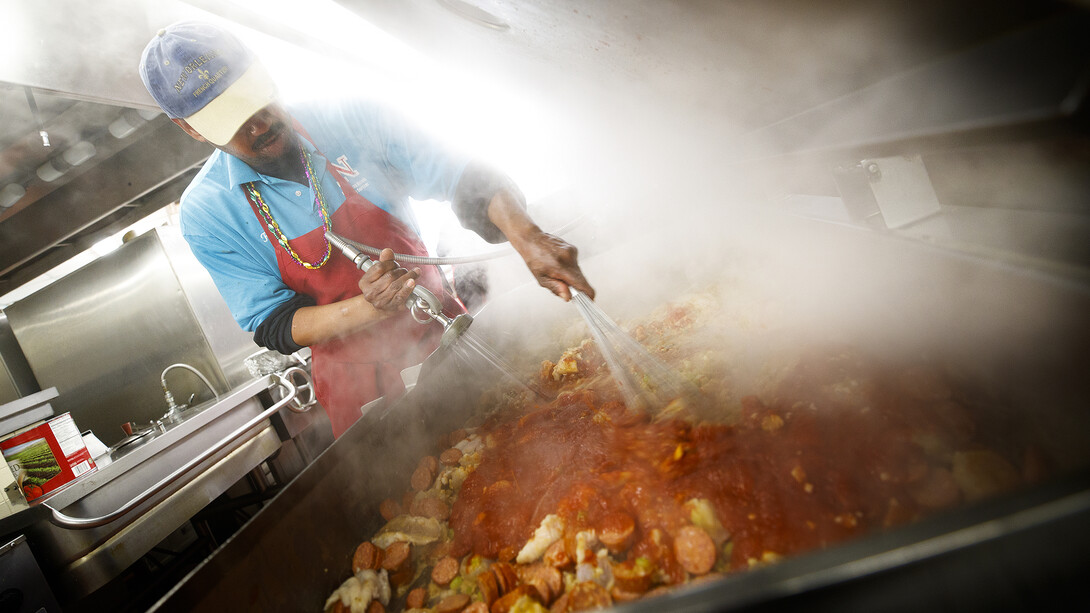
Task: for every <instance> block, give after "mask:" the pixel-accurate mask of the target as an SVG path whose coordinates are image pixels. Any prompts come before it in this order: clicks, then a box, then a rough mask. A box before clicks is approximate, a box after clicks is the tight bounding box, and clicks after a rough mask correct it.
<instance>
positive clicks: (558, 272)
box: [511, 231, 594, 300]
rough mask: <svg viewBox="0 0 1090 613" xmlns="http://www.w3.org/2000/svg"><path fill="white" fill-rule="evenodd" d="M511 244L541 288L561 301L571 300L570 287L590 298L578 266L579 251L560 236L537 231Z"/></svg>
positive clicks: (589, 291) (590, 290) (590, 289)
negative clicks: (558, 297) (561, 299)
mask: <svg viewBox="0 0 1090 613" xmlns="http://www.w3.org/2000/svg"><path fill="white" fill-rule="evenodd" d="M516 241H518V242H517V243H516ZM511 244H512V246H514V247H515V250H516V251H518V252H519V255H521V256H522V259H523V260H525V261H526V266H527V267H528V268H529V269H530V272H531V273H533V275H534V278H535V279H537V282H538V283H539V284H540V285H541V287H544V288H545V289H547V290H549V291H551V292H552V293H554V294H556V295H557V296H560V297H561V298H563V299H564V300H571V297H572V296H571V288H572V287H574V288H575V289H577V290H579V291H581V292H583V293H584V294H586V295H587V296H590V297H591V298H594V288H593V287H591V286H590V283H587V280H586V278H585V277H583V271H582V270H580V268H579V257H578V256H579V250H578V249H576V248H575V247H574V246H573V245H570V244H568V243H567V241H565V240H564V239H562V238H560V237H557V236H553V235H552V234H548V233H546V232H540V231H538V232H536V233H531V234H530V235H529V236H522V237H519V238H516V239H515V240H512V241H511Z"/></svg>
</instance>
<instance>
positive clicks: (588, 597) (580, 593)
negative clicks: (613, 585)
mask: <svg viewBox="0 0 1090 613" xmlns="http://www.w3.org/2000/svg"><path fill="white" fill-rule="evenodd" d="M566 596H567V597H568V602H567V607H566V608H565V610H566V611H588V610H592V609H604V608H606V607H608V606H610V605H611V604H613V598H612V597H610V595H609V592H607V591H606V588H604V587H602V586H600V585H598V584H597V583H595V582H593V581H583V582H581V583H576V584H575V585H574V586H572V588H571V589H570V590H568V593H567V594H566Z"/></svg>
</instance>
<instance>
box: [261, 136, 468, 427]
mask: <svg viewBox="0 0 1090 613" xmlns="http://www.w3.org/2000/svg"><path fill="white" fill-rule="evenodd" d="M296 129H297V130H299V131H301V129H300V128H299V127H298V126H296ZM326 167H327V168H328V170H329V172H330V173H332V174H333V176H334V177H335V178H336V179H337V183H338V184H339V185H340V187H341V191H343V192H344V195H345V201H344V204H342V205H341V206H340V208H338V209H337V210H336V211H335V212H334V213H333V214H332V215H331V221H332V223H333V231H334V232H336V233H337V234H339V235H341V236H343V237H345V238H348V239H351V240H354V241H356V242H359V243H363V244H365V245H370V246H373V247H377V248H384V247H389V248H390V249H393V250H394V252H395V253H406V254H411V255H427V254H428V253H427V249H426V248H425V247H424V244H423V243H422V242H420V239H419V238H418V237H417V236H416V234H415V233H414V232H413V231H412V230H411V229H410V228H409V227H408V226H406V225H405V224H404V223H403V222H402V221H401V220H399V219H397V218H396V217H394V216H393V215H390V214H389V213H387V212H386V211H384V210H382V209H380V208H379V207H377V206H375V205H374V204H371V202H370V201H368V200H367V199H366V198H364V197H363V196H361V195H360V194H359V193H357V192H356V190H355V189H353V188H352V186H351V185H350V184H349V183H348V181H346V180H345V179H344V178H343V177H342V176H341V175H340V173H338V172H337V171H336V170H335V169H333V168H332V167H331V166H330V165H329V163H328V162H327V163H326ZM247 200H249V198H247ZM250 207H251V208H253V209H254V215H257V217H258V219H259V220H260V219H261V215H260V214H258V211H257V208H256V206H255V204H254V202H252V201H251V202H250ZM262 226H265V224H264V222H263V221H262ZM265 234H266V235H267V236H268V238H269V242H271V243H272V244H273V245H274V248H275V250H276V266H277V268H278V269H279V270H280V277H281V278H282V279H283V281H284V283H285V284H286V285H287V286H288V287H290V288H291V289H292V290H294V291H295V292H296V293H300V294H306V295H307V296H310V297H312V298H314V300H315V301H316V302H317V303H318V305H324V304H329V303H332V302H338V301H340V300H344V299H347V298H351V297H352V296H358V295H359V294H360V293H361V292H360V288H359V285H358V282H359V279H360V277H361V276H362V275H363V273H362V271H360V270H359V269H357V268H356V267H355V265H354V264H352V262H351V261H350V260H349V259H348V258H346V257H344V256H343V255H342V254H340V253H339V252H338V251H337V249H336V248H335V247H334V248H333V254H332V255H331V256H330V258H329V261H327V262H326V263H325V264H324V265H323V266H322V267H321V268H318V269H316V270H310V269H307V268H304V267H303V266H301V265H300V264H299V263H297V262H295V261H294V260H292V258H291V255H289V254H288V252H287V250H286V249H284V247H283V246H282V245H280V244H279V243H278V242H277V240H276V237H274V236H273V235H272V233H271V231H270V230H269V228H268V227H265ZM289 244H290V245H291V248H292V249H294V250H295V252H296V253H297V254H299V257H301V258H302V259H303V260H304V261H307V262H316V261H319V260H320V259H321V258H322V256H323V255H324V254H325V248H326V240H325V228H324V227H322V226H319V227H318V228H315V229H314V230H312V231H310V232H308V233H306V234H304V235H302V236H300V237H299V238H296V239H293V240H291V241H289ZM421 268H422V270H421V273H420V278H419V279H417V283H418V284H420V285H423V286H424V287H426V288H428V289H429V290H431V291H432V292H433V293H434V294H435V295H436V296H439V297H440V299H441V300H442V301H443V311H444V313H445V314H446V315H447V316H448V317H453V316H456V315H458V314H461V313H464V312H465V308H464V307H462V305H461V304H460V303H458V302H457V301H456V300H455V299H453V298H452V297H450V296H449V295H447V294H446V293H445V292H443V291H442V290H443V286H442V282H441V278H440V275H439V270H438V268H437V267H435V266H423V267H421ZM442 333H443V327H442V326H440V325H439V324H438V323H437V322H434V321H431V322H428V323H426V324H420V323H417V322H416V321H414V320H413V318H412V316H411V315H410V314H409V313H408V312H407V311H402V312H399V313H397V314H396V315H394V316H392V317H390V318H388V319H386V320H384V321H381V322H378V323H377V324H376V325H374V326H371V327H370V328H368V329H365V330H363V331H361V332H357V333H355V334H351V335H348V336H345V337H342V338H338V339H335V340H332V341H328V342H325V343H319V344H315V345H311V375H312V377H313V379H314V390H315V393H316V394H317V398H318V402H320V403H321V405H322V407H324V408H325V410H326V413H327V414H328V415H329V421H330V422H331V423H332V425H333V436H334V437H339V436H340V435H341V434H342V433H344V431H345V430H347V429H348V427H349V426H351V425H352V424H353V423H355V421H356V420H357V419H359V418H360V415H361V414H360V407H362V406H363V405H365V404H367V403H368V402H370V401H372V400H374V399H375V398H379V397H380V396H386V397H387V398H395V397H397V396H399V395H401V394H402V393H403V392H404V391H405V384H404V382H403V381H402V379H401V371H402V370H403V369H404V368H406V367H408V366H412V365H414V364H419V363H420V362H422V361H424V358H426V357H427V356H428V355H429V354H430V353H431V352H432V351H434V350H435V348H436V347H437V346H438V345H439V338H440V336H442Z"/></svg>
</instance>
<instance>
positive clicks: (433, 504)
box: [409, 496, 450, 521]
mask: <svg viewBox="0 0 1090 613" xmlns="http://www.w3.org/2000/svg"><path fill="white" fill-rule="evenodd" d="M409 513H410V514H412V515H418V516H421V517H430V518H432V519H438V520H439V521H446V519H447V518H448V517H450V507H449V506H447V503H445V502H443V501H442V500H439V499H438V498H433V497H431V496H420V497H418V498H417V499H416V500H414V501H413V505H412V507H410V508H409Z"/></svg>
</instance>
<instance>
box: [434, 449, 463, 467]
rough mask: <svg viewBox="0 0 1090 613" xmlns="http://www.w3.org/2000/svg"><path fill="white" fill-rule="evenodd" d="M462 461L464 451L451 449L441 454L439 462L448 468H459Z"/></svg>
mask: <svg viewBox="0 0 1090 613" xmlns="http://www.w3.org/2000/svg"><path fill="white" fill-rule="evenodd" d="M461 460H462V450H461V449H458V448H457V447H451V448H450V449H447V450H446V451H444V452H443V453H441V454H439V461H440V462H442V463H443V464H445V465H447V466H457V465H458V462H460V461H461Z"/></svg>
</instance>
